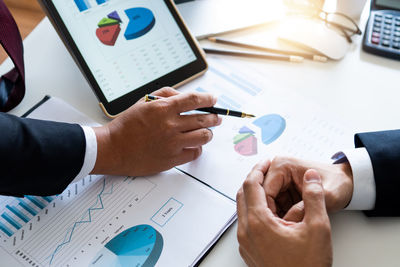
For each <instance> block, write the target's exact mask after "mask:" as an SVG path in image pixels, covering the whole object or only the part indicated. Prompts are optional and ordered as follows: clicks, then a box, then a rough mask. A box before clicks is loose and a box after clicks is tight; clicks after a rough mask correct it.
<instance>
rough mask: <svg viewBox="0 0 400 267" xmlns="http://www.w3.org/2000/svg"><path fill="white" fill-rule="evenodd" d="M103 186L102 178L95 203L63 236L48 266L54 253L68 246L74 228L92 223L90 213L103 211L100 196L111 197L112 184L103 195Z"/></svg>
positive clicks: (104, 184) (51, 260)
mask: <svg viewBox="0 0 400 267" xmlns="http://www.w3.org/2000/svg"><path fill="white" fill-rule="evenodd" d="M105 186H106V179H105V178H104V179H103V188H102V189H101V192H100V193H99V194H98V195H97V198H96V202H95V203H94V204H93V206H92V207H90V208H89V209H88V210H87V211H86V213H85V214H84V215H82V217H81V220H80V221H77V222H75V223H74V225H73V226H72V227H71V229H70V231H68V232H67V233H66V234H65V237H64V241H63V242H62V243H61V244H59V245H58V246H57V247H56V249H55V250H54V251H53V253H52V254H51V255H50V256H49V257H50V265H51V264H52V262H53V259H54V257H55V255H56V253H57V252H58V251H59V250H60V249H62V247H63V246H64V245H66V244H68V243H70V242H71V239H72V235H73V234H74V231H75V228H76V227H78V226H79V225H80V224H84V223H91V222H92V214H91V212H93V211H96V210H103V209H104V204H103V200H102V196H104V195H111V194H112V193H113V189H114V183H111V189H110V192H106V193H104V190H105ZM99 202H100V207H96V206H97V204H98V203H99ZM86 215H87V217H88V219H87V220H84V218H85V217H86ZM68 233H69V234H68ZM67 237H68V238H67Z"/></svg>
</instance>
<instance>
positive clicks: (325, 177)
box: [264, 157, 353, 222]
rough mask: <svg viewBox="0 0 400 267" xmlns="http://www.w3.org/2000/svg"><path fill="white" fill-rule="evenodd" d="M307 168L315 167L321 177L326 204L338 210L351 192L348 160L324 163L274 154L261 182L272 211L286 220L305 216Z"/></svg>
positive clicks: (327, 206) (343, 206) (347, 200)
mask: <svg viewBox="0 0 400 267" xmlns="http://www.w3.org/2000/svg"><path fill="white" fill-rule="evenodd" d="M308 169H315V170H317V171H318V172H319V173H320V175H321V177H322V184H323V185H324V190H325V202H326V208H327V210H328V211H329V212H334V211H338V210H341V209H343V208H345V207H346V206H347V204H348V203H349V202H350V200H351V197H352V194H353V176H352V172H351V167H350V165H349V163H343V164H324V163H317V162H311V161H304V160H300V159H295V158H286V157H278V158H275V159H274V160H273V161H272V163H271V167H270V168H269V171H268V173H267V175H266V179H265V182H264V189H265V192H266V195H267V201H268V205H269V207H270V209H271V210H272V211H273V213H275V214H277V215H278V216H279V217H283V219H285V220H289V221H295V222H298V221H301V220H302V219H303V216H304V202H303V201H302V198H301V194H302V191H303V176H304V174H305V173H306V171H307V170H308Z"/></svg>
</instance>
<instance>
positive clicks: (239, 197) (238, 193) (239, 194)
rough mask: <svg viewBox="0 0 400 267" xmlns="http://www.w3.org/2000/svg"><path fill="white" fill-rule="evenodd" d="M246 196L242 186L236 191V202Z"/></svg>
mask: <svg viewBox="0 0 400 267" xmlns="http://www.w3.org/2000/svg"><path fill="white" fill-rule="evenodd" d="M243 196H244V192H243V188H240V189H239V191H238V192H237V193H236V202H238V201H239V199H242V198H243Z"/></svg>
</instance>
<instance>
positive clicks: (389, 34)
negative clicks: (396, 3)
mask: <svg viewBox="0 0 400 267" xmlns="http://www.w3.org/2000/svg"><path fill="white" fill-rule="evenodd" d="M370 41H371V43H372V44H374V45H376V46H381V47H385V48H392V49H395V50H400V16H393V15H389V14H386V15H385V14H374V17H373V25H372V31H371V36H370Z"/></svg>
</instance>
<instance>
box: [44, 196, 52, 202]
mask: <svg viewBox="0 0 400 267" xmlns="http://www.w3.org/2000/svg"><path fill="white" fill-rule="evenodd" d="M42 198H43V199H44V200H46V202H48V203H50V202H52V201H53V200H54V198H53V197H42Z"/></svg>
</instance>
